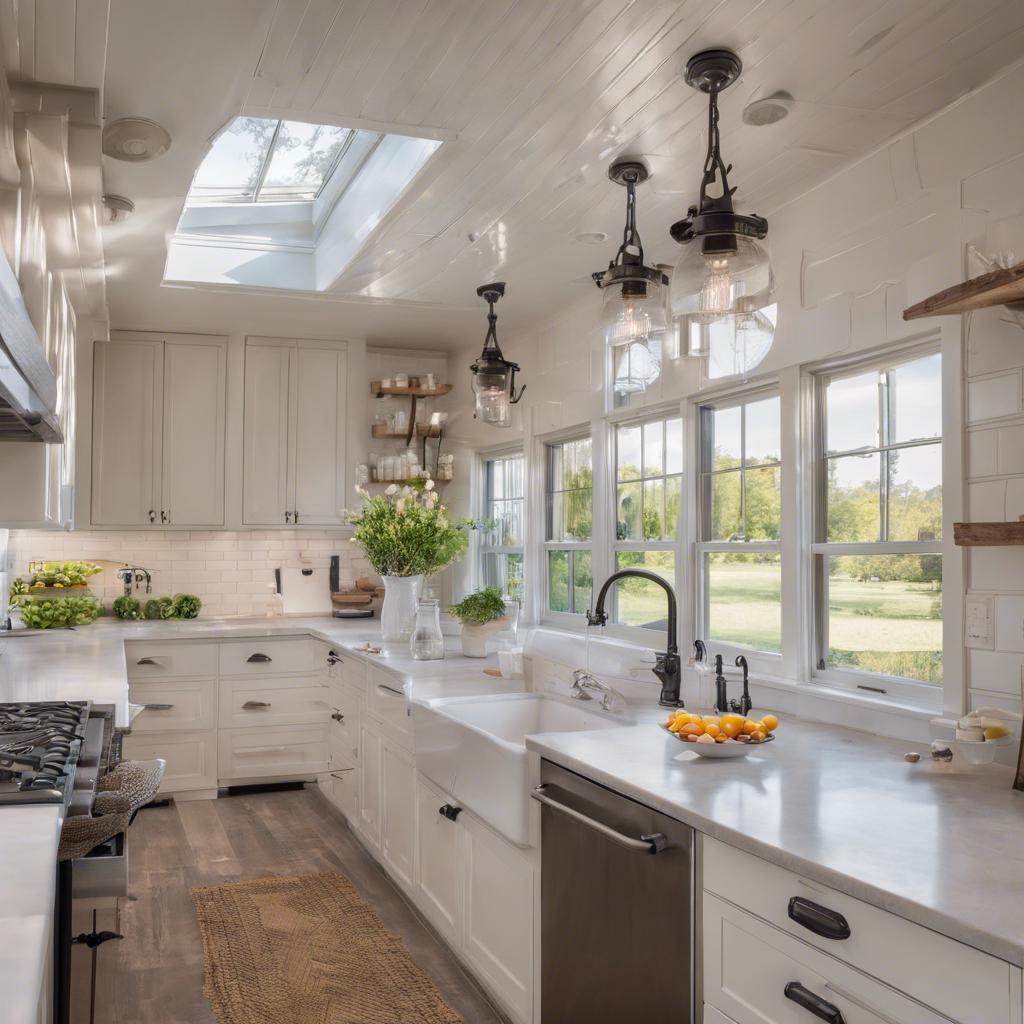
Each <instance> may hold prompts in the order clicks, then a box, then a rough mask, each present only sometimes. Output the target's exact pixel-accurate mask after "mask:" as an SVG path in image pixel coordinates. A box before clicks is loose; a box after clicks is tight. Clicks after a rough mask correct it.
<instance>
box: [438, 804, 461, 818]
mask: <svg viewBox="0 0 1024 1024" xmlns="http://www.w3.org/2000/svg"><path fill="white" fill-rule="evenodd" d="M437 813H438V814H440V815H441V817H442V818H447V819H448V820H449V821H455V820H456V819H457V818H458V816H459V815H460V814H461V813H462V808H461V807H456V806H455V805H454V804H442V805H441V806H440V807H439V808H438V809H437Z"/></svg>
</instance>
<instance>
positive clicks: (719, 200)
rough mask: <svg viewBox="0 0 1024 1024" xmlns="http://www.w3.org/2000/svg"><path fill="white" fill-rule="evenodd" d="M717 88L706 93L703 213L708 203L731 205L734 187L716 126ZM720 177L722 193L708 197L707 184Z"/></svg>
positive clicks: (712, 204)
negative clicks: (730, 183) (706, 143)
mask: <svg viewBox="0 0 1024 1024" xmlns="http://www.w3.org/2000/svg"><path fill="white" fill-rule="evenodd" d="M718 91H719V90H718V89H717V88H712V89H711V90H710V91H709V93H708V153H707V156H706V157H705V158H704V177H703V179H702V180H701V183H700V212H701V213H705V212H706V211H707V210H708V207H709V204H710V206H711V208H715V209H725V208H727V207H726V206H725V204H728V205H729V208H731V205H732V195H733V193H734V192H735V191H736V189H735V187H733V188H730V187H729V172H730V171H731V170H732V164H729V165H726V163H725V161H724V160H723V159H722V140H721V134H720V131H719V127H718ZM719 178H721V182H722V195H721V196H720V197H714V198H711V199H710V200H709V199H708V186H709V185H713V184H714V183H715V181H716V180H718V179H719Z"/></svg>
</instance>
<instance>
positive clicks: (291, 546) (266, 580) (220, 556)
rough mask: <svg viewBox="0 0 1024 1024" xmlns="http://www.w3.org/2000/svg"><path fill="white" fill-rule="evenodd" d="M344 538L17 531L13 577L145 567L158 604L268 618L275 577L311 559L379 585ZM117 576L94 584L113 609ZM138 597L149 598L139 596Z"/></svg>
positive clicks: (326, 534)
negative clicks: (42, 569)
mask: <svg viewBox="0 0 1024 1024" xmlns="http://www.w3.org/2000/svg"><path fill="white" fill-rule="evenodd" d="M348 538H349V534H348V533H347V532H342V531H340V530H303V531H302V532H301V533H292V532H288V531H284V530H266V531H246V532H245V533H230V532H224V531H219V532H211V531H203V530H193V531H187V530H154V531H152V532H149V531H146V532H138V533H130V532H124V533H111V532H109V531H88V530H80V531H75V532H73V533H57V532H48V531H42V530H40V531H35V530H12V531H11V538H10V544H11V554H12V557H13V564H14V571H15V573H17V574H22V573H24V572H26V570H27V568H28V564H29V562H33V561H37V560H46V561H50V560H53V561H57V560H59V561H70V560H72V559H82V560H86V561H100V560H107V561H111V562H127V563H130V564H131V565H139V566H143V567H144V568H146V569H149V571H150V572H151V573H152V574H153V596H155V597H159V596H161V595H163V594H168V595H173V594H180V593H189V594H198V595H199V597H201V598H202V599H203V614H204V615H237V616H250V615H263V614H264V612H265V611H266V607H267V599H268V596H269V594H270V590H269V586H268V585H270V584H273V582H274V569H275V568H278V567H279V566H280V567H282V568H286V567H296V566H298V565H300V564H301V563H300V559H301V558H302V556H303V555H304V554H307V555H309V557H310V559H311V560H312V561H311V563H307V564H312V566H313V567H314V568H322V569H324V570H326V569H327V568H328V567H329V565H330V558H331V555H340V556H341V576H342V577H343V578H346V577H347V578H355V577H356V576H371V577H374V572H373V570H372V569H371V568H370V564H369V562H367V561H366V560H365V559H364V558H363V557H362V552H361V551H360V550H359V548H358V547H357V546H356V545H355V544H353V543H351V541H350V540H349V539H348ZM114 573H115V568H114V567H111V568H108V569H105V570H104V571H103V572H102V573H101V574H100V575H99V576H95V577H93V579H92V581H91V583H90V589H91V590H92V592H93V593H94V594H96V596H97V597H98V598H99V599H100V600H101V601H102V602H103V603H104V604H107V605H109V604H110V602H111V601H113V599H114V598H115V597H119V596H120V595H121V594H122V593H123V592H124V591H123V588H122V585H121V583H120V581H119V580H118V579H117V577H116V576H115V575H114ZM138 596H139V597H145V595H144V594H141V593H140V594H139V595H138Z"/></svg>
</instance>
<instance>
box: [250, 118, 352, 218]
mask: <svg viewBox="0 0 1024 1024" xmlns="http://www.w3.org/2000/svg"><path fill="white" fill-rule="evenodd" d="M349 135H350V130H349V129H348V128H336V127H334V126H333V125H329V124H306V123H304V122H302V121H282V122H281V130H280V131H279V132H278V133H277V142H276V143H275V144H274V152H273V154H272V155H271V157H270V166H269V167H268V168H267V174H266V177H265V178H264V180H263V187H262V188H261V189H260V194H259V196H258V199H259V201H261V202H266V201H270V202H273V201H274V200H282V199H313V198H314V197H315V196H316V194H317V193H318V192H319V191H320V188H321V186H322V185H323V183H324V179H325V178H326V177H327V175H328V173H329V172H330V171H331V168H332V167H333V166H334V163H335V161H336V160H337V158H338V154H339V153H340V152H341V149H342V147H343V146H344V145H345V140H346V139H347V138H348V136H349Z"/></svg>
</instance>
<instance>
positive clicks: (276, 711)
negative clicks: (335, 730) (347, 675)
mask: <svg viewBox="0 0 1024 1024" xmlns="http://www.w3.org/2000/svg"><path fill="white" fill-rule="evenodd" d="M328 696H329V694H328V689H327V686H326V685H325V684H324V682H323V681H322V680H320V679H319V677H317V676H297V677H292V678H290V679H289V678H285V679H272V678H268V679H236V678H226V679H222V680H221V681H220V727H221V728H222V729H245V728H249V727H253V726H255V727H263V728H265V727H266V726H269V725H321V724H325V723H326V722H328V721H330V719H329V715H330V712H331V706H330V702H329V700H328Z"/></svg>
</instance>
